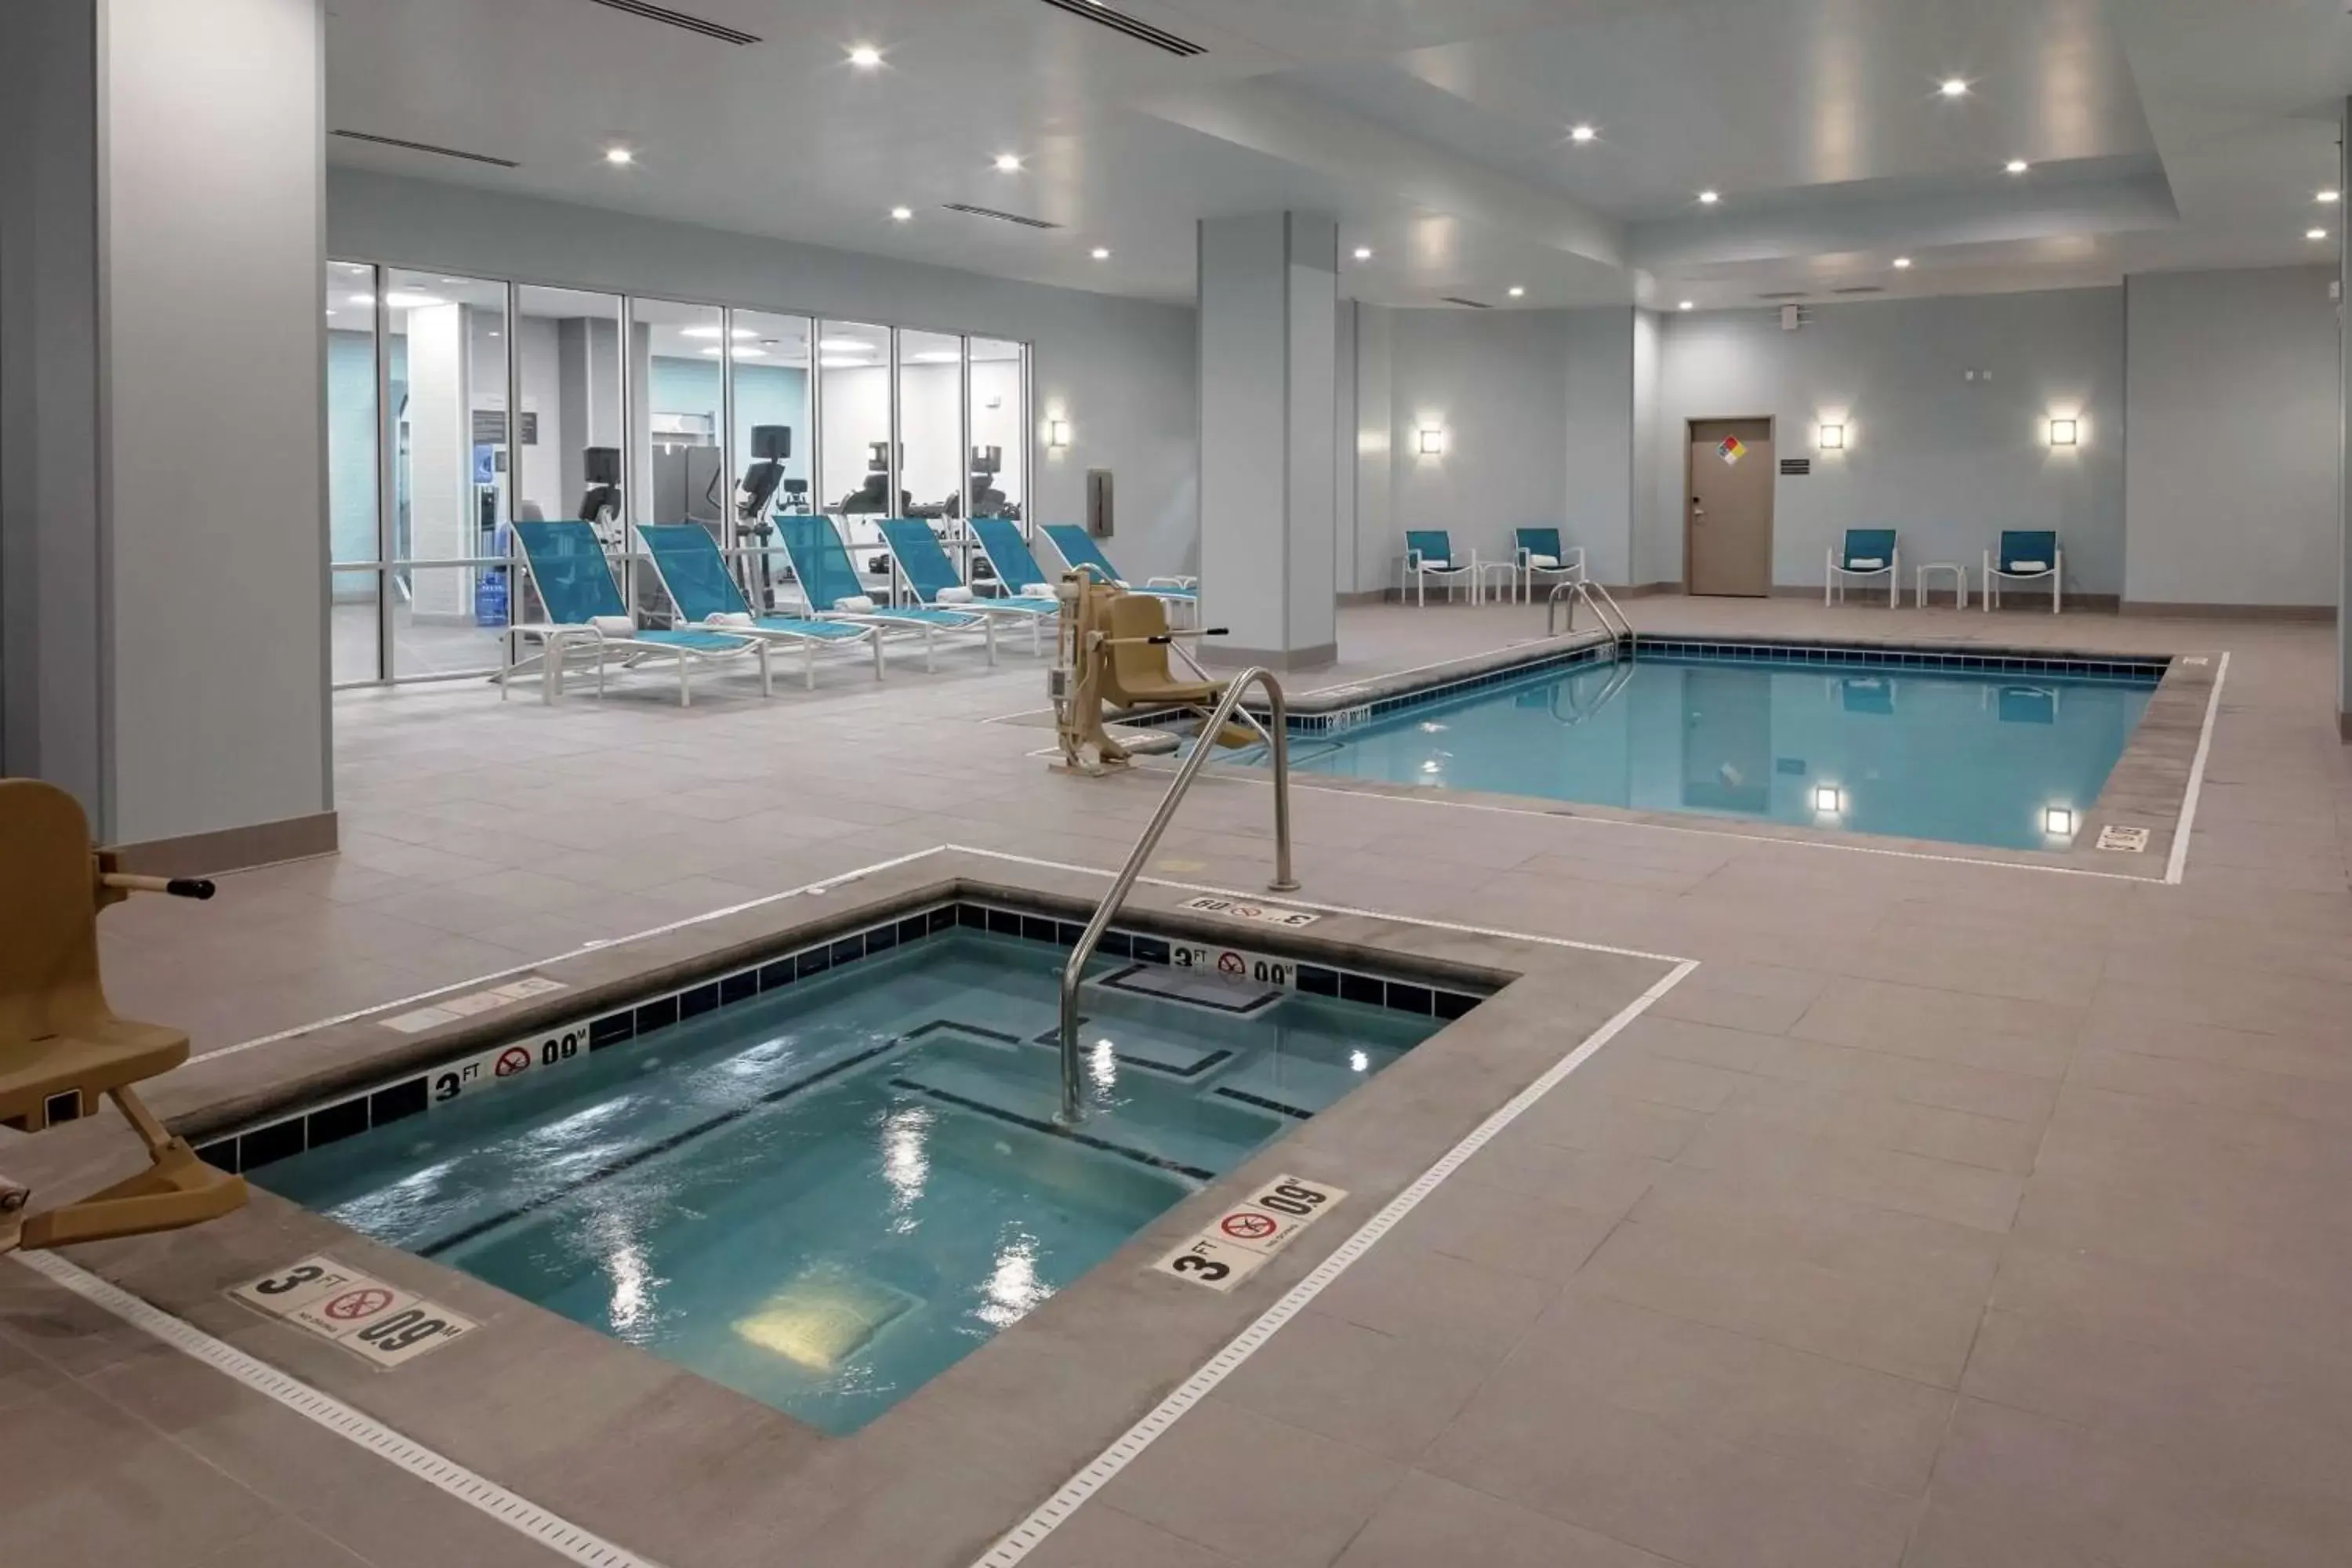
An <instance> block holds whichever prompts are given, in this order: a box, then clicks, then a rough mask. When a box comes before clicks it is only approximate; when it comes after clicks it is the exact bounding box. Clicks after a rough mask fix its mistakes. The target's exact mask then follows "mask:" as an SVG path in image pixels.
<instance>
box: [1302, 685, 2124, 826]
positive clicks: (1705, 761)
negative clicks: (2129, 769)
mask: <svg viewBox="0 0 2352 1568" xmlns="http://www.w3.org/2000/svg"><path fill="white" fill-rule="evenodd" d="M2154 689H2155V676H2154V675H2153V673H2151V674H2150V675H2149V676H2148V677H2147V678H2146V679H2133V678H2129V677H2116V676H2060V675H2052V674H2044V673H2042V672H2040V671H2038V670H2037V671H2035V672H2033V673H2031V674H2020V673H2017V672H2013V671H2011V672H2001V673H1990V672H1988V673H1981V674H1980V673H1978V672H1974V671H1968V670H1952V669H1944V668H1909V667H1897V666H1892V665H1886V664H1879V663H1870V662H1853V663H1844V664H1805V665H1790V664H1784V663H1764V662H1760V661H1759V662H1752V663H1751V662H1748V661H1745V660H1741V659H1738V658H1712V657H1708V658H1692V657H1682V656H1671V655H1668V656H1660V655H1653V654H1648V653H1644V654H1643V655H1642V656H1641V657H1640V658H1637V659H1635V660H1634V661H1633V663H1632V664H1631V665H1630V666H1618V665H1612V664H1596V665H1584V666H1579V667H1577V668H1573V669H1570V670H1569V671H1566V672H1555V673H1549V674H1538V675H1534V676H1529V677H1528V678H1526V679H1520V680H1517V681H1514V682H1511V683H1508V684H1504V685H1497V686H1491V687H1486V688H1482V689H1477V690H1475V691H1472V692H1469V693H1466V694H1465V695H1461V696H1457V697H1452V698H1446V699H1441V700H1435V701H1433V702H1429V703H1427V704H1422V705H1416V706H1412V707H1409V708H1405V709H1402V710H1396V711H1393V712H1390V713H1385V714H1382V715H1381V717H1379V718H1378V719H1376V720H1373V721H1370V722H1368V723H1365V724H1361V725H1359V726H1355V727H1353V728H1349V729H1347V730H1344V731H1334V732H1333V733H1331V734H1329V735H1311V734H1301V735H1298V736H1297V737H1295V738H1294V740H1293V742H1292V751H1291V758H1292V765H1293V766H1294V767H1296V768H1297V769H1298V770H1299V771H1301V772H1302V773H1332V774H1340V775H1344V776H1347V777H1350V778H1363V779H1380V780H1385V781H1387V782H1389V783H1391V784H1418V785H1423V786H1427V787H1432V788H1438V789H1446V790H1477V791H1485V792H1490V793H1493V794H1497V795H1532V796H1537V797H1540V798H1543V799H1549V800H1561V801H1581V802H1589V803H1591V804H1594V805H1613V806H1624V807H1629V808H1632V809H1633V810H1640V811H1682V812H1703V813H1706V814H1708V815H1711V816H1728V817H1745V818H1749V819H1753V820H1759V821H1770V822H1781V823H1790V824H1794V825H1798V826H1817V827H1832V828H1841V829H1843V830H1846V831H1848V832H1854V833H1878V834H1889V835H1894V836H1896V837H1905V838H1932V839H1941V840H1945V841H1947V842H1949V843H1954V844H1982V845H1996V846H2000V847H2004V848H2010V849H2051V848H2063V847H2065V846H2066V844H2067V843H2068V841H2069V838H2070V837H2071V834H2072V831H2073V824H2074V823H2076V822H2079V821H2080V820H2081V818H2082V816H2083V815H2084V813H2085V812H2086V811H2088V810H2089V808H2090V806H2091V804H2092V803H2093V802H2094V801H2095V800H2096V799H2097V798H2098V794H2099V790H2100V788H2101V786H2103V785H2104V784H2105V783H2106V778H2107V774H2108V773H2109V772H2110V771H2111V770H2113V768H2114V767H2115V764H2116V758H2118V757H2120V756H2121V755H2122V754H2123V751H2124V747H2125V744H2126V742H2128V741H2129V740H2130V739H2131V734H2132V730H2133V728H2134V727H2135V726H2136V725H2137V723H2138V722H2139V717H2140V714H2141V713H2142V712H2143V711H2144V710H2146V709H2147V701H2148V698H2149V696H2150V694H2151V693H2152V692H2153V691H2154ZM2059 812H2063V813H2064V814H2065V815H2064V816H2063V817H2062V816H2053V813H2059Z"/></svg>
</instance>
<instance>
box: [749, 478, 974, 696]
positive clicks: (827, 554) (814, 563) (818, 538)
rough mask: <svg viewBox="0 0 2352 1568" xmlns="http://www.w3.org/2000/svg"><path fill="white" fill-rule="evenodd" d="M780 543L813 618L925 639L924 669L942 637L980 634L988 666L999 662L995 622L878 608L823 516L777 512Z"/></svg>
mask: <svg viewBox="0 0 2352 1568" xmlns="http://www.w3.org/2000/svg"><path fill="white" fill-rule="evenodd" d="M775 522H776V542H777V543H778V544H780V545H782V547H783V551H784V555H785V558H786V559H787V560H789V561H791V562H792V563H793V576H794V577H795V578H797V579H799V581H800V585H801V597H802V598H803V599H805V600H806V601H808V609H809V614H810V615H811V616H814V618H815V619H817V620H821V621H847V622H849V623H851V624H852V625H855V626H872V627H874V628H876V629H877V631H882V632H896V633H898V634H899V635H901V636H903V637H921V638H922V639H923V668H925V669H929V668H932V655H933V654H934V653H935V652H936V651H937V649H938V647H939V639H940V637H965V636H969V635H971V634H973V633H978V634H979V635H980V636H981V637H982V638H983V639H985V641H986V642H987V645H988V662H989V663H991V664H994V663H995V662H996V623H995V622H994V621H992V620H990V619H989V618H988V617H987V616H982V615H975V614H973V613H972V612H971V611H970V610H950V609H935V608H933V607H931V606H929V605H909V606H901V607H898V608H892V607H889V606H887V605H877V604H876V603H875V602H874V600H873V598H872V597H871V596H870V595H868V594H867V593H866V584H864V583H862V582H860V581H859V580H858V577H857V565H856V563H855V562H853V561H852V560H850V558H849V552H848V550H847V549H846V548H845V547H844V546H843V544H842V542H841V535H839V534H838V533H835V531H833V522H832V521H831V520H830V519H828V518H827V517H826V516H825V515H824V513H823V512H802V513H793V512H782V513H779V514H777V517H776V520H775Z"/></svg>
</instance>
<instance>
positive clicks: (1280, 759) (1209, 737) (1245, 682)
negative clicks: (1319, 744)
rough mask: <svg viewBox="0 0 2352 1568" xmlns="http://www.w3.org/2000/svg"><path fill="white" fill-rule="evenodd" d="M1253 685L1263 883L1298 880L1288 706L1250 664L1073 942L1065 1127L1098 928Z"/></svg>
mask: <svg viewBox="0 0 2352 1568" xmlns="http://www.w3.org/2000/svg"><path fill="white" fill-rule="evenodd" d="M1253 685H1257V686H1263V687H1265V700H1266V706H1267V707H1268V708H1269V709H1270V710H1272V713H1273V719H1274V721H1273V723H1272V724H1271V725H1268V726H1266V727H1265V731H1266V734H1267V736H1268V737H1269V738H1270V739H1271V740H1272V742H1274V880H1273V881H1271V882H1268V883H1267V884H1266V886H1267V888H1269V889H1272V890H1273V891H1275V892H1277V893H1288V892H1295V891H1297V888H1298V882H1297V879H1296V878H1294V877H1292V876H1291V874H1290V736H1289V730H1290V721H1289V717H1288V711H1287V710H1286V707H1285V706H1284V703H1283V700H1282V685H1281V683H1280V682H1279V681H1277V680H1276V679H1275V678H1274V676H1273V674H1272V672H1271V671H1268V670H1266V669H1264V668H1259V667H1258V666H1255V665H1252V666H1251V667H1250V668H1247V669H1244V670H1243V671H1242V672H1241V673H1240V674H1239V675H1236V676H1234V679H1233V680H1232V682H1231V683H1230V684H1229V685H1227V686H1226V688H1225V694H1224V695H1223V697H1221V698H1219V699H1218V700H1217V705H1216V707H1215V708H1213V709H1212V710H1210V712H1209V721H1208V723H1207V724H1205V725H1204V726H1202V730H1201V738H1200V740H1199V742H1197V743H1196V744H1195V745H1194V746H1193V747H1192V755H1190V756H1188V757H1186V758H1185V759H1184V762H1183V765H1182V766H1181V767H1179V768H1178V769H1177V770H1176V777H1175V780H1174V782H1173V783H1171V784H1169V786H1168V793H1167V794H1166V795H1162V796H1161V797H1160V809H1159V810H1158V811H1156V812H1154V813H1152V816H1151V821H1150V824H1149V825H1148V826H1146V827H1145V828H1144V830H1143V837H1140V838H1139V839H1137V840H1136V841H1135V848H1134V849H1133V850H1132V851H1131V852H1130V853H1129V855H1128V858H1127V864H1126V865H1124V866H1122V867H1120V868H1119V872H1118V876H1117V877H1116V878H1114V879H1112V880H1111V885H1110V891H1109V892H1108V893H1105V894H1104V895H1103V899H1102V902H1100V903H1098V904H1097V905H1096V906H1095V912H1094V918H1093V919H1092V920H1089V921H1087V929H1086V931H1084V932H1083V933H1082V934H1081V935H1080V936H1079V938H1078V944H1077V946H1076V947H1075V948H1073V949H1071V950H1070V962H1069V963H1067V964H1066V966H1064V968H1063V970H1062V1122H1063V1124H1064V1125H1065V1126H1075V1125H1076V1123H1077V1121H1078V1120H1079V1117H1080V1115H1081V1111H1080V1109H1079V1104H1078V1100H1079V1089H1080V1074H1079V1070H1078V986H1079V984H1080V982H1081V981H1082V980H1083V979H1084V977H1085V975H1086V972H1087V959H1089V958H1092V957H1093V956H1094V952H1095V947H1096V944H1097V943H1098V942H1101V941H1102V937H1103V932H1104V931H1107V930H1108V929H1109V927H1110V922H1111V917H1113V916H1114V915H1116V914H1118V907H1119V905H1121V904H1123V903H1125V902H1126V901H1127V895H1128V894H1129V892H1131V891H1132V890H1133V889H1134V888H1135V879H1136V878H1137V877H1139V876H1140V875H1141V874H1142V872H1143V863H1144V862H1145V861H1146V860H1148V859H1150V858H1151V852H1152V850H1153V849H1155V848H1157V847H1159V845H1160V835H1161V834H1163V833H1165V832H1167V831H1168V824H1169V823H1170V822H1171V821H1172V820H1174V818H1175V816H1176V807H1177V805H1178V804H1179V803H1181V801H1182V800H1183V798H1184V792H1185V791H1186V790H1188V789H1190V788H1192V781H1193V780H1194V779H1195V778H1197V777H1199V776H1200V773H1201V769H1202V765H1203V764H1205V763H1207V761H1208V759H1209V755H1210V753H1211V752H1214V751H1215V750H1216V749H1217V735H1218V733H1219V732H1220V731H1223V729H1224V727H1225V725H1226V724H1227V723H1228V722H1229V721H1231V720H1232V718H1233V716H1234V713H1236V712H1237V711H1240V710H1241V703H1242V694H1243V693H1244V692H1245V691H1247V690H1248V689H1250V687H1251V686H1253Z"/></svg>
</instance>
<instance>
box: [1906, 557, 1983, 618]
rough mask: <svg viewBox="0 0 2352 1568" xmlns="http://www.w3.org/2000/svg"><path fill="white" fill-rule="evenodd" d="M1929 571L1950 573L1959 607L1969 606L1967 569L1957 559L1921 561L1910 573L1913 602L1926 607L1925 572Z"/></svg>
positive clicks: (1923, 607)
mask: <svg viewBox="0 0 2352 1568" xmlns="http://www.w3.org/2000/svg"><path fill="white" fill-rule="evenodd" d="M1930 572H1949V573H1950V574H1952V587H1953V589H1954V590H1955V592H1956V593H1957V594H1958V605H1959V607H1960V608H1961V609H1963V610H1965V609H1967V608H1968V607H1969V569H1968V567H1967V566H1966V565H1965V564H1963V563H1960V562H1958V561H1928V562H1923V563H1921V564H1920V566H1919V568H1918V569H1917V570H1916V571H1915V572H1913V573H1912V574H1911V602H1912V603H1913V604H1915V605H1918V606H1919V607H1920V608H1921V609H1923V610H1924V609H1926V608H1927V574H1928V573H1930Z"/></svg>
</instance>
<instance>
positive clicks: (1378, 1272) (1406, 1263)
mask: <svg viewBox="0 0 2352 1568" xmlns="http://www.w3.org/2000/svg"><path fill="white" fill-rule="evenodd" d="M1558 1294H1559V1287H1558V1286H1557V1285H1555V1284H1553V1283H1552V1282H1550V1281H1549V1280H1544V1279H1533V1278H1531V1277H1529V1276H1528V1275H1526V1274H1521V1273H1518V1272H1516V1271H1513V1270H1507V1269H1502V1268H1492V1267H1490V1266H1488V1265H1486V1264H1483V1263H1474V1262H1471V1261H1469V1260H1468V1259H1466V1258H1449V1257H1446V1256H1445V1255H1444V1254H1442V1253H1437V1252H1431V1251H1427V1250H1425V1249H1423V1248H1422V1247H1412V1246H1408V1245H1406V1244H1404V1243H1403V1242H1402V1240H1399V1239H1397V1238H1394V1237H1391V1239H1390V1240H1388V1241H1384V1242H1383V1243H1382V1244H1381V1245H1380V1246H1379V1247H1374V1248H1373V1249H1372V1250H1371V1251H1370V1252H1369V1253H1367V1254H1365V1255H1364V1257H1363V1258H1360V1259H1359V1260H1357V1261H1356V1262H1355V1263H1354V1264H1352V1265H1351V1266H1350V1267H1349V1269H1348V1271H1347V1272H1346V1273H1344V1274H1342V1275H1340V1276H1339V1279H1335V1280H1333V1281H1332V1282H1331V1283H1330V1285H1328V1287H1326V1288H1325V1289H1324V1291H1323V1293H1322V1294H1321V1295H1319V1296H1318V1297H1317V1298H1316V1299H1315V1306H1316V1310H1318V1311H1321V1312H1325V1313H1328V1314H1329V1315H1330V1316H1332V1317H1335V1318H1341V1319H1345V1320H1346V1321H1349V1322H1351V1323H1356V1324H1359V1325H1360V1326H1361V1327H1364V1328H1367V1329H1372V1330H1376V1331H1379V1332H1381V1333H1384V1334H1390V1335H1392V1336H1395V1337H1397V1338H1399V1339H1404V1340H1410V1341H1412V1342H1415V1343H1419V1344H1425V1345H1428V1346H1430V1347H1432V1348H1433V1349H1439V1350H1448V1351H1455V1352H1461V1353H1464V1354H1466V1355H1470V1356H1474V1357H1476V1358H1478V1359H1480V1360H1482V1361H1485V1362H1486V1363H1488V1364H1492V1363H1496V1362H1499V1361H1501V1360H1502V1359H1503V1357H1504V1356H1506V1355H1507V1354H1508V1353H1510V1350H1511V1347H1512V1346H1513V1345H1515V1344H1517V1342H1519V1337H1520V1336H1521V1335H1523V1334H1525V1333H1526V1332H1527V1331H1528V1325H1529V1324H1531V1323H1533V1322H1534V1321H1536V1318H1537V1317H1538V1315H1539V1314H1540V1313H1541V1312H1542V1311H1543V1310H1544V1308H1545V1306H1546V1305H1548V1304H1549V1302H1550V1301H1551V1300H1552V1298H1553V1297H1554V1296H1556V1295H1558Z"/></svg>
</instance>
